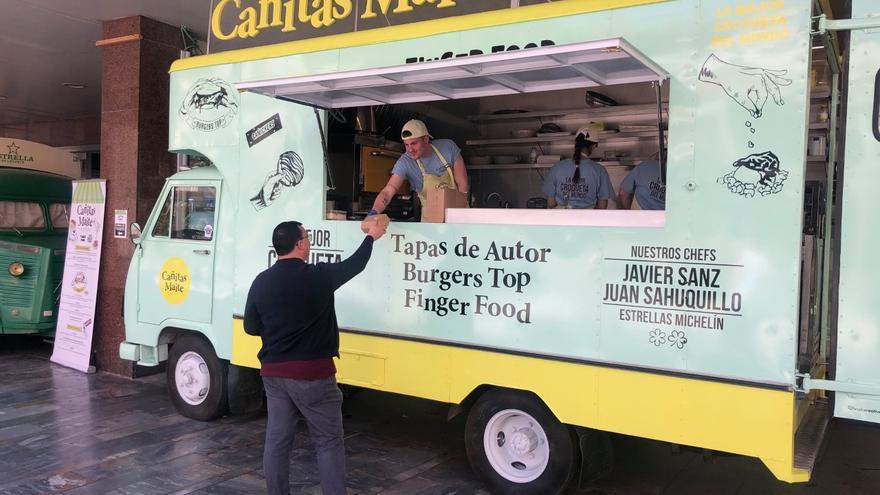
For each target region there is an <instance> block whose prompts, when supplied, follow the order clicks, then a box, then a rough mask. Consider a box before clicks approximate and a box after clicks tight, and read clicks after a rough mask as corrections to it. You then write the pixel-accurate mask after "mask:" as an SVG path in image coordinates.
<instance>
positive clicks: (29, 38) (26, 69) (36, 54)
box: [0, 0, 211, 126]
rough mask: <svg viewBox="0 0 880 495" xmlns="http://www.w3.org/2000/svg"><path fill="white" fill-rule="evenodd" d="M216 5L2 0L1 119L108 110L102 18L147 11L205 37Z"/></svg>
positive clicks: (173, 0)
mask: <svg viewBox="0 0 880 495" xmlns="http://www.w3.org/2000/svg"><path fill="white" fill-rule="evenodd" d="M210 8H211V0H184V1H181V0H0V12H2V13H3V14H2V17H0V67H2V69H0V126H4V125H15V124H24V123H27V122H44V121H51V120H61V119H72V118H79V117H91V116H96V115H99V114H100V111H101V50H100V48H98V47H96V46H95V42H96V41H98V40H99V39H101V37H102V36H101V23H102V21H106V20H112V19H119V18H122V17H129V16H134V15H143V16H145V17H150V18H152V19H155V20H158V21H162V22H165V23H167V24H171V25H174V26H181V25H182V26H187V27H188V28H189V29H190V30H191V31H192V32H193V33H194V34H196V36H197V37H199V38H201V39H204V38H205V35H206V34H207V28H208V20H209V15H210ZM64 83H75V84H84V85H85V88H83V89H72V88H69V87H65V86H63V84H64ZM4 96H5V97H6V98H5V99H4V98H3V97H4Z"/></svg>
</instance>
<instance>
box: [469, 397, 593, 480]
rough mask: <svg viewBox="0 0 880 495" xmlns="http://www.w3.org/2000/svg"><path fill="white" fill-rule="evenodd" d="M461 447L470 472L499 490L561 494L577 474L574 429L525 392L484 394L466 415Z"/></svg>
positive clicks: (576, 450)
mask: <svg viewBox="0 0 880 495" xmlns="http://www.w3.org/2000/svg"><path fill="white" fill-rule="evenodd" d="M465 447H466V449H467V455H468V459H469V460H470V463H471V466H472V467H473V468H474V471H476V472H477V473H478V474H479V475H481V476H483V477H484V478H485V479H486V480H487V481H488V482H489V484H490V485H491V486H492V488H493V491H495V492H497V493H505V494H516V495H527V494H556V493H561V492H562V491H563V490H565V488H566V486H568V484H569V483H570V482H571V481H572V479H573V478H574V475H575V473H576V472H577V465H578V449H577V442H576V437H575V434H574V432H573V430H572V429H570V428H569V427H568V426H566V425H563V424H562V423H560V422H559V420H557V419H556V417H555V416H554V415H553V413H552V412H550V410H549V409H548V408H547V406H546V405H544V403H542V402H541V401H540V400H539V399H538V398H537V397H535V396H534V395H531V394H527V393H524V392H513V391H508V390H491V391H489V392H486V393H485V394H483V396H481V397H480V398H479V400H477V403H476V404H474V407H473V408H472V409H471V410H470V412H469V413H468V418H467V424H466V426H465Z"/></svg>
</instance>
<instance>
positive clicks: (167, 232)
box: [152, 186, 216, 241]
mask: <svg viewBox="0 0 880 495" xmlns="http://www.w3.org/2000/svg"><path fill="white" fill-rule="evenodd" d="M215 204H216V190H215V189H214V188H213V187H209V186H176V187H174V188H172V189H171V191H169V193H168V196H166V198H165V203H164V204H163V205H162V211H161V213H160V214H159V216H158V217H157V218H156V223H155V225H154V227H153V232H152V236H153V237H165V238H169V239H186V240H192V241H210V240H211V239H213V237H214V208H215Z"/></svg>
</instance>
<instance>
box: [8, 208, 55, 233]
mask: <svg viewBox="0 0 880 495" xmlns="http://www.w3.org/2000/svg"><path fill="white" fill-rule="evenodd" d="M45 228H46V217H45V215H43V208H42V207H40V204H39V203H28V202H24V201H0V230H4V231H9V230H44V229H45Z"/></svg>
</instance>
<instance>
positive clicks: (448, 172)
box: [368, 119, 468, 216]
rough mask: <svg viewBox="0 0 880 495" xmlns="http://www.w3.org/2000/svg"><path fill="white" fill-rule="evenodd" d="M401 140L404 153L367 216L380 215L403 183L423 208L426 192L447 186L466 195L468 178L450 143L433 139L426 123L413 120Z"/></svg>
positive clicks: (462, 162)
mask: <svg viewBox="0 0 880 495" xmlns="http://www.w3.org/2000/svg"><path fill="white" fill-rule="evenodd" d="M400 138H401V139H402V140H403V144H404V146H406V153H405V154H404V155H401V157H400V158H399V159H398V160H397V163H395V164H394V168H392V169H391V178H390V179H388V184H386V185H385V187H384V188H382V191H381V192H380V193H379V195H378V196H377V197H376V201H375V202H374V203H373V209H372V210H370V213H369V215H368V216H372V215H376V214H379V213H382V211H384V210H385V207H387V206H388V203H389V202H391V199H392V198H393V197H394V195H395V194H397V191H398V190H399V189H400V186H402V185H403V181H404V180H407V181H409V185H410V188H411V189H412V190H413V191H415V192H416V193H417V194H418V195H419V199H420V200H421V202H422V205H423V206H424V205H425V201H426V200H425V191H427V190H429V189H434V188H443V187H448V188H450V189H457V190H458V191H460V192H463V193H467V192H468V176H467V170H466V169H465V166H464V159H462V157H461V149H460V148H459V147H458V146H457V145H456V144H455V143H454V142H453V141H452V140H450V139H433V136H431V135H430V134H429V133H428V128H427V127H426V126H425V123H424V122H422V121H421V120H415V119H413V120H410V121H409V122H407V123H406V124H404V126H403V129H402V130H401V131H400Z"/></svg>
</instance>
